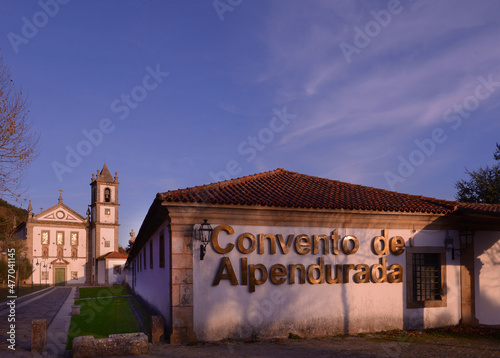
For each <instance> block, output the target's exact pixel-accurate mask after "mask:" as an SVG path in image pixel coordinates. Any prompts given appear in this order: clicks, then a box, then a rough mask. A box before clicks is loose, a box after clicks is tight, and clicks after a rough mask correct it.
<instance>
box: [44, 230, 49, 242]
mask: <svg viewBox="0 0 500 358" xmlns="http://www.w3.org/2000/svg"><path fill="white" fill-rule="evenodd" d="M48 244H49V232H48V231H42V245H48Z"/></svg>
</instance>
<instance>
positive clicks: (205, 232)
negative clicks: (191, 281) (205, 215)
mask: <svg viewBox="0 0 500 358" xmlns="http://www.w3.org/2000/svg"><path fill="white" fill-rule="evenodd" d="M212 231H213V229H212V226H210V224H209V223H208V222H207V219H204V220H203V224H201V225H200V228H199V229H198V233H199V235H198V238H199V240H200V241H201V245H200V260H203V258H204V257H205V253H206V252H207V245H208V243H209V242H210V239H211V238H212Z"/></svg>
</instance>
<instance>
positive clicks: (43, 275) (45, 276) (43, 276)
mask: <svg viewBox="0 0 500 358" xmlns="http://www.w3.org/2000/svg"><path fill="white" fill-rule="evenodd" d="M48 279H49V273H48V272H47V271H42V280H44V281H47V280H48Z"/></svg>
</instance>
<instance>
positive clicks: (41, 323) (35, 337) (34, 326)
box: [31, 319, 47, 353]
mask: <svg viewBox="0 0 500 358" xmlns="http://www.w3.org/2000/svg"><path fill="white" fill-rule="evenodd" d="M46 349H47V320H45V319H35V320H33V321H31V351H32V352H37V353H43V352H45V350H46Z"/></svg>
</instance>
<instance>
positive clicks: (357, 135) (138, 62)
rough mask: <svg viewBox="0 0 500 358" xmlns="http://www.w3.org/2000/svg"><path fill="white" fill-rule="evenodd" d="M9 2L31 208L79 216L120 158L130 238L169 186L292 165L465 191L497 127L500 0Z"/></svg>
mask: <svg viewBox="0 0 500 358" xmlns="http://www.w3.org/2000/svg"><path fill="white" fill-rule="evenodd" d="M1 5H2V12H1V14H0V19H1V21H0V34H1V36H0V53H1V55H2V56H3V60H4V63H5V64H7V65H9V66H10V69H11V73H12V78H13V80H14V82H15V84H16V86H18V88H22V90H23V91H24V92H26V93H27V94H28V96H29V101H30V116H31V119H32V121H33V123H34V128H35V130H36V131H38V132H40V133H41V140H40V155H39V157H38V158H37V159H36V160H35V161H34V162H33V164H32V166H31V167H30V168H29V169H28V170H27V173H26V178H25V183H26V184H27V187H28V190H27V192H26V195H25V197H24V198H23V199H22V200H21V203H23V204H22V205H23V207H25V208H26V207H27V202H26V201H24V200H25V199H31V200H32V203H33V206H34V208H37V209H36V210H35V211H36V212H38V210H39V208H40V207H43V208H48V207H50V206H52V205H55V204H56V203H57V198H58V195H59V192H58V190H59V189H62V190H64V192H63V196H64V202H65V203H66V204H67V205H69V206H70V207H72V208H73V209H74V210H76V211H78V212H79V213H81V214H82V215H83V214H84V213H85V211H86V209H87V205H88V204H89V203H90V186H89V184H90V178H91V175H92V173H95V172H96V170H97V169H101V168H102V166H103V164H104V163H107V165H108V167H109V169H110V171H111V172H112V173H114V172H118V175H119V180H120V183H121V184H120V194H119V195H120V202H121V207H120V222H121V227H120V242H121V244H122V245H124V246H126V243H127V240H128V233H129V232H130V229H132V228H133V229H134V230H135V231H136V232H137V231H138V229H139V227H140V224H141V223H142V219H143V218H144V216H145V214H146V212H147V209H148V208H149V206H150V204H151V203H152V201H153V200H154V197H155V195H156V193H157V192H164V191H168V190H172V189H178V188H184V187H189V186H195V185H202V184H207V183H210V182H214V181H217V179H221V180H222V179H226V177H231V178H234V177H240V176H244V175H249V174H254V173H257V172H263V171H268V170H273V169H276V168H285V169H288V170H291V171H296V172H300V173H304V174H309V175H315V176H320V177H326V178H331V179H336V180H341V181H346V182H350V183H355V184H362V185H367V186H372V187H378V188H383V189H388V190H395V191H398V192H402V193H410V194H419V195H425V196H431V197H437V198H443V199H453V198H454V195H455V191H456V190H455V188H454V183H455V181H456V180H458V179H460V178H464V177H465V175H464V170H465V168H466V167H467V168H469V169H476V168H478V167H479V166H485V165H489V164H492V163H493V157H492V155H493V152H494V150H495V143H496V142H500V138H499V136H498V133H500V121H499V120H498V119H499V115H500V107H499V104H500V101H499V98H500V61H499V59H500V46H499V45H498V39H499V38H500V22H499V21H498V14H499V13H500V3H498V2H496V1H474V2H472V1H451V0H440V1H426V0H413V1H410V0H402V1H394V0H391V1H370V2H368V1H352V2H344V1H342V2H340V1H326V0H323V1H321V0H316V1H313V0H308V1H293V0H271V1H269V0H266V1H264V0H261V1H258V0H252V1H250V0H216V1H213V0H198V1H194V0H193V1H173V0H170V1H146V0H142V1H139V0H138V1H77V0H72V1H68V0H64V1H63V0H59V1H56V0H41V1H39V2H37V1H2V2H1ZM68 153H73V154H68ZM75 153H76V154H75ZM78 158H79V159H78Z"/></svg>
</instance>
